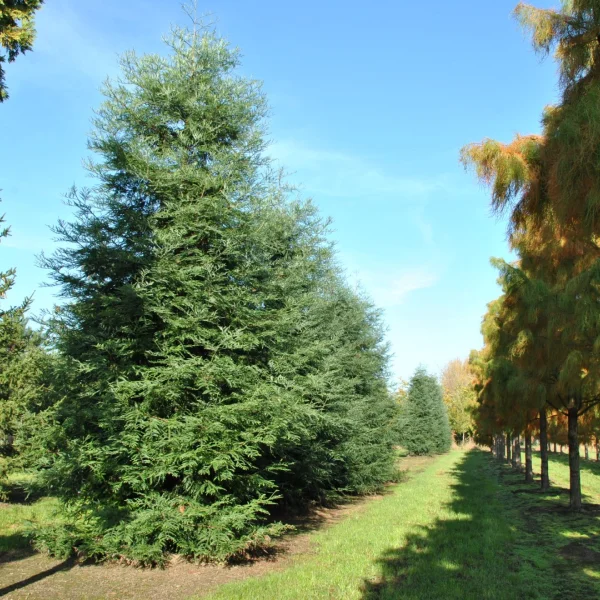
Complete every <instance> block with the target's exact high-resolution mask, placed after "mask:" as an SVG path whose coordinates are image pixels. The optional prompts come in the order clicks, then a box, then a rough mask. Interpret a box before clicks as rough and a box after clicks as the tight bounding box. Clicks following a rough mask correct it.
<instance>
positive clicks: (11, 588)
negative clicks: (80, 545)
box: [0, 558, 77, 597]
mask: <svg viewBox="0 0 600 600" xmlns="http://www.w3.org/2000/svg"><path fill="white" fill-rule="evenodd" d="M76 564H77V561H76V560H75V559H74V558H69V559H67V560H64V561H63V562H61V563H59V564H57V565H55V566H53V567H51V568H50V569H46V570H45V571H41V572H39V573H36V574H35V575H31V577H27V578H26V579H22V580H21V581H17V582H16V583H11V584H10V585H7V586H6V587H3V588H0V597H2V596H5V595H6V594H11V593H12V592H16V591H17V590H20V589H23V588H25V587H27V586H28V585H31V584H33V583H36V582H38V581H42V580H43V579H46V577H50V576H51V575H54V574H55V573H58V572H59V571H69V570H70V569H72V568H73V567H74V566H75V565H76Z"/></svg>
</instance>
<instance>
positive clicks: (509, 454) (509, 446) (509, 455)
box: [506, 433, 511, 464]
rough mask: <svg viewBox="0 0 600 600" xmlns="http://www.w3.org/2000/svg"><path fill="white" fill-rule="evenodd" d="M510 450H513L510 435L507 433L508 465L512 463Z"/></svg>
mask: <svg viewBox="0 0 600 600" xmlns="http://www.w3.org/2000/svg"><path fill="white" fill-rule="evenodd" d="M510 449H511V445H510V435H509V434H508V433H507V434H506V462H507V463H508V464H510V461H511V452H510Z"/></svg>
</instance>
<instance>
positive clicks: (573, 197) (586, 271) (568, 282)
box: [462, 0, 600, 510]
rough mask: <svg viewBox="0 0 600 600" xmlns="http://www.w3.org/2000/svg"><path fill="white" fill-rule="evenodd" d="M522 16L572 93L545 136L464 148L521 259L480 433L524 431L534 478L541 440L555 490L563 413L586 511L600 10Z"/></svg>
mask: <svg viewBox="0 0 600 600" xmlns="http://www.w3.org/2000/svg"><path fill="white" fill-rule="evenodd" d="M516 15H517V18H518V19H519V21H520V22H521V23H522V25H523V26H524V27H525V28H526V29H527V30H528V31H530V32H531V34H532V38H533V45H534V47H535V49H536V50H537V51H539V52H541V53H542V54H548V53H549V52H551V51H554V54H555V57H556V60H557V62H558V65H559V67H560V88H561V90H562V95H561V99H560V102H559V103H558V104H557V105H556V106H552V107H548V108H547V109H546V110H545V112H544V115H543V119H542V124H543V132H542V134H541V135H528V136H521V135H518V136H517V137H516V138H515V139H514V141H513V142H512V143H510V144H502V143H500V142H496V141H494V140H489V139H486V140H484V141H483V142H481V143H478V144H472V145H469V146H467V147H465V148H464V149H463V153H462V158H463V161H464V163H465V164H466V165H471V166H473V167H474V168H475V170H476V173H477V175H478V177H479V179H480V180H481V181H483V182H485V183H486V184H489V185H490V187H491V190H492V207H493V208H494V210H495V211H497V212H502V213H508V216H509V240H510V244H511V247H512V249H513V250H514V251H515V252H516V253H517V254H518V257H519V260H518V261H517V262H516V263H514V264H508V263H506V262H504V261H501V260H495V261H494V265H495V266H496V267H497V268H498V270H499V272H500V277H499V282H500V284H501V286H502V291H503V293H502V295H501V296H500V298H498V299H497V300H495V301H493V302H492V303H490V304H489V306H488V313H487V315H486V316H485V318H484V322H483V329H482V331H483V334H484V338H485V347H484V348H483V350H482V351H480V352H476V353H473V355H472V357H471V364H472V367H473V369H474V370H475V372H476V373H477V375H478V385H477V391H478V393H479V409H478V412H477V433H478V436H479V440H480V441H481V442H484V443H487V444H490V445H492V446H494V447H495V448H496V450H497V451H498V452H501V451H502V444H501V439H503V438H502V435H506V434H508V442H510V440H511V439H513V438H514V439H515V440H517V439H518V436H519V435H521V434H523V435H524V437H525V442H526V455H527V465H526V477H527V478H528V479H530V478H531V465H530V457H531V437H532V435H536V436H539V438H540V442H541V451H542V452H541V454H542V487H547V486H548V485H549V479H548V464H547V454H546V451H547V442H548V413H552V414H556V415H560V417H561V419H563V420H565V421H566V423H567V427H566V429H567V438H568V445H569V463H570V506H571V508H573V509H575V510H578V509H579V508H581V484H580V475H579V446H580V442H581V441H582V436H581V430H580V428H581V424H582V422H583V421H585V423H586V428H587V429H586V431H587V432H586V435H587V436H594V435H595V434H596V433H597V428H596V419H595V417H594V414H595V411H596V407H597V405H598V403H599V402H600V360H599V359H600V311H599V310H598V306H599V302H600V296H599V290H600V285H599V284H600V261H599V260H598V259H599V258H600V245H599V242H598V240H599V239H600V238H599V237H598V236H599V234H600V220H599V218H598V216H599V214H600V170H599V169H600V167H599V165H600V163H599V162H598V158H597V153H598V148H599V147H600V127H599V124H600V102H599V100H600V70H599V65H600V43H599V40H600V5H598V2H596V1H595V0H580V1H578V2H572V1H570V0H569V1H567V0H565V1H564V2H563V6H562V9H561V10H558V11H555V10H543V9H538V8H535V7H532V6H529V5H526V4H523V3H521V4H519V5H518V6H517V8H516ZM516 450H517V452H519V448H518V447H517V449H516ZM517 456H519V454H517Z"/></svg>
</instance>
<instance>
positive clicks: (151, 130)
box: [38, 26, 394, 563]
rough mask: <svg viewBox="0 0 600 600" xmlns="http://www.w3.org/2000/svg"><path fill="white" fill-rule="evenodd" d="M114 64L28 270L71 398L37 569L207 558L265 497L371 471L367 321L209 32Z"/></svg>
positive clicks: (374, 447) (251, 96)
mask: <svg viewBox="0 0 600 600" xmlns="http://www.w3.org/2000/svg"><path fill="white" fill-rule="evenodd" d="M169 45H170V49H171V53H170V55H169V56H167V57H161V56H154V55H152V56H143V57H138V56H136V55H134V54H128V55H127V56H126V57H125V58H124V60H123V76H122V80H121V81H119V82H117V83H109V84H107V86H106V88H105V96H106V101H105V103H104V104H103V106H102V108H101V109H100V111H99V112H98V117H97V119H96V122H95V126H96V129H95V133H94V135H93V137H92V139H91V140H90V146H91V148H92V150H94V151H95V152H96V155H97V156H98V157H99V159H97V161H96V162H95V163H93V164H91V165H90V169H91V171H92V173H93V174H94V175H95V176H96V178H97V180H98V185H97V186H96V187H95V188H94V189H92V190H83V191H80V192H79V191H76V190H75V191H73V193H72V194H71V201H72V203H73V205H74V207H75V208H76V220H75V221H74V222H72V223H64V222H63V223H60V224H59V225H58V227H57V232H58V234H59V235H60V237H61V238H62V239H63V240H64V241H65V242H67V243H68V245H66V246H65V247H64V248H63V249H61V250H60V251H59V252H57V253H56V254H55V255H54V256H52V257H49V258H47V259H45V262H46V265H47V266H48V268H50V269H51V271H52V273H53V275H54V278H55V280H56V282H57V283H58V284H59V285H60V286H61V289H62V293H63V296H64V297H65V303H64V305H63V306H61V307H60V308H57V310H56V313H55V315H54V317H53V319H52V320H51V322H50V329H51V332H52V335H53V336H54V339H55V340H56V347H57V349H58V350H59V351H60V352H61V354H62V356H63V357H64V360H65V361H67V362H68V363H69V365H70V369H71V370H72V372H73V371H74V372H75V376H74V377H73V381H74V383H75V386H74V387H73V389H72V390H71V393H69V394H65V395H64V398H63V399H62V401H61V402H60V403H59V404H58V406H57V408H56V411H55V425H54V427H52V428H49V429H48V435H47V439H46V445H47V447H48V449H49V450H51V452H50V453H48V454H47V455H46V456H50V457H51V464H49V465H48V464H46V465H45V466H46V467H47V468H46V469H45V471H44V472H45V475H46V481H47V485H48V486H51V487H52V489H53V490H54V491H55V493H57V494H58V495H59V496H60V498H61V499H62V500H63V501H64V508H65V511H66V516H67V517H68V519H67V521H68V524H67V525H66V526H64V527H62V530H61V532H60V533H59V532H57V531H55V530H46V531H42V532H40V535H39V537H38V543H39V544H40V545H45V546H46V547H48V548H49V549H50V550H52V551H54V552H56V553H63V554H65V553H70V552H72V550H73V548H77V550H78V551H79V552H83V553H85V554H87V555H92V556H99V557H106V556H124V557H127V558H129V559H133V560H138V561H141V562H145V563H148V562H157V561H161V560H162V559H163V557H164V555H165V553H167V552H177V553H180V554H184V555H187V556H194V557H199V558H226V557H229V556H232V555H234V554H236V553H239V552H243V551H245V550H247V549H249V548H251V547H252V546H253V545H256V544H261V543H263V542H264V541H265V540H267V539H268V535H272V534H274V533H277V532H278V531H280V530H281V527H280V526H279V525H277V524H270V525H264V524H261V522H262V520H263V518H264V516H265V515H266V513H267V509H268V507H269V506H270V505H272V504H274V503H276V502H284V503H286V504H288V505H298V504H304V503H306V502H308V501H311V500H323V499H324V498H326V497H327V496H328V495H329V494H331V493H336V494H337V493H341V492H351V493H356V492H363V491H369V490H373V489H376V488H377V486H379V485H381V483H382V482H383V481H385V480H386V479H387V478H389V477H391V476H392V471H393V453H392V448H391V441H392V440H391V436H390V435H389V429H390V426H391V423H392V421H393V417H394V415H393V410H394V405H393V402H392V400H391V398H390V396H389V394H388V392H387V388H386V375H387V374H386V361H387V355H386V350H385V347H384V345H383V344H382V336H381V327H380V325H379V316H378V314H377V313H376V312H375V311H373V309H372V308H371V307H370V306H369V305H368V303H366V302H365V301H363V300H361V299H360V298H358V297H357V296H356V294H354V293H353V292H352V291H350V290H349V289H348V288H347V286H346V285H345V284H344V283H343V280H342V279H341V276H340V274H339V271H338V268H337V266H336V264H335V260H334V257H333V253H332V250H331V246H330V244H329V243H328V242H327V240H326V235H327V223H324V222H322V221H321V219H320V218H319V217H318V215H317V214H316V212H315V210H314V208H313V207H312V206H311V205H310V204H307V203H302V202H291V201H288V197H287V196H288V194H287V191H286V189H285V188H283V187H282V186H281V185H280V183H279V179H278V177H277V176H276V175H277V174H274V173H272V172H271V169H270V165H269V161H268V160H267V159H266V158H265V154H264V150H265V142H264V131H263V127H264V126H263V119H264V116H265V113H266V103H265V100H264V97H263V95H262V93H261V91H260V85H259V84H258V83H257V82H253V81H248V80H246V79H242V78H240V77H239V76H238V75H237V74H236V72H235V68H236V66H237V64H238V55H237V53H236V52H235V51H233V50H232V49H230V48H229V46H228V45H227V44H226V42H224V41H223V40H221V39H219V38H217V37H216V36H215V35H214V34H213V33H212V32H210V31H206V30H204V29H201V28H198V27H197V26H194V28H193V30H191V31H188V30H184V29H175V30H174V31H173V35H172V36H171V38H170V40H169Z"/></svg>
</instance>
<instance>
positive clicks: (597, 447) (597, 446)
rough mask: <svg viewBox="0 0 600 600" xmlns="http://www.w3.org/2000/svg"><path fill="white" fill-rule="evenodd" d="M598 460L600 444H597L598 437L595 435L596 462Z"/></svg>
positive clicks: (599, 459)
mask: <svg viewBox="0 0 600 600" xmlns="http://www.w3.org/2000/svg"><path fill="white" fill-rule="evenodd" d="M598 461H600V444H598V438H597V437H596V462H598Z"/></svg>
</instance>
